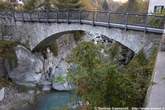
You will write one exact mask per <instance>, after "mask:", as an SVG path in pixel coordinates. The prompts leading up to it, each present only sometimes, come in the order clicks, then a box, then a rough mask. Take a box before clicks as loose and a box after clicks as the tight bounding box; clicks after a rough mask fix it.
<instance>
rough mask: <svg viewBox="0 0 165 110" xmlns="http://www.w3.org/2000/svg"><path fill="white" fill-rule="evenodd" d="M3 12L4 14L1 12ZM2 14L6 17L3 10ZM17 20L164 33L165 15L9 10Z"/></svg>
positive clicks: (8, 13) (9, 13) (11, 15)
mask: <svg viewBox="0 0 165 110" xmlns="http://www.w3.org/2000/svg"><path fill="white" fill-rule="evenodd" d="M1 13H2V14H1ZM1 13H0V15H1V16H3V17H4V14H3V12H1ZM7 17H8V18H9V17H12V18H13V19H14V21H15V22H18V21H19V22H40V23H68V24H70V23H79V24H88V25H93V26H103V27H108V28H111V27H115V28H123V29H125V30H127V29H131V30H138V31H144V32H147V31H148V32H153V33H163V29H164V21H165V16H156V15H151V14H138V13H118V12H105V11H85V10H84V11H82V10H43V11H31V12H29V11H23V12H22V11H21V12H16V11H15V12H7Z"/></svg>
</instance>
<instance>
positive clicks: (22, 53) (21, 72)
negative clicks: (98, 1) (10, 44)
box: [9, 45, 43, 86]
mask: <svg viewBox="0 0 165 110" xmlns="http://www.w3.org/2000/svg"><path fill="white" fill-rule="evenodd" d="M15 51H16V55H17V63H18V64H17V67H16V68H15V69H13V70H12V71H11V72H9V77H10V78H11V79H12V80H14V81H15V82H16V83H17V84H20V85H28V86H35V85H36V84H37V83H38V82H39V81H40V78H41V75H42V69H43V63H42V61H41V60H40V59H39V58H38V57H36V56H35V55H33V54H32V53H31V52H30V51H29V50H28V49H26V48H25V47H23V46H20V45H19V46H17V47H16V48H15Z"/></svg>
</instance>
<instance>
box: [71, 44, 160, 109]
mask: <svg viewBox="0 0 165 110" xmlns="http://www.w3.org/2000/svg"><path fill="white" fill-rule="evenodd" d="M118 49H119V47H118V46H117V45H114V46H112V48H111V49H109V55H111V56H112V58H116V57H118V54H119V53H118V51H116V50H118ZM99 51H100V48H99V47H98V46H97V45H94V44H93V43H91V42H83V43H81V44H80V45H79V46H78V47H76V48H75V49H74V50H73V55H72V61H73V63H76V64H78V68H77V70H76V71H74V72H73V71H70V72H69V73H68V74H69V76H70V77H71V78H72V81H73V83H74V84H75V85H76V86H77V90H76V93H77V94H78V95H79V96H81V97H82V99H84V100H86V101H88V102H89V103H90V105H91V107H92V108H93V107H96V106H97V107H98V106H99V107H110V106H111V107H142V106H143V102H144V98H145V95H146V91H147V89H148V86H149V83H150V80H151V75H152V70H153V66H154V62H155V56H156V53H157V52H156V51H154V52H153V54H152V56H151V57H150V58H149V60H147V59H146V57H145V54H144V53H143V52H140V53H139V54H138V55H137V56H135V57H134V58H133V60H132V61H131V62H130V63H129V64H128V65H127V66H125V67H124V68H121V67H120V69H119V68H118V66H117V65H116V64H114V63H105V62H102V61H101V60H102V59H101V58H100V52H99ZM116 59H117V58H116ZM110 60H113V59H110ZM98 65H99V66H98Z"/></svg>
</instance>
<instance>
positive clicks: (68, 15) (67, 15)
mask: <svg viewBox="0 0 165 110" xmlns="http://www.w3.org/2000/svg"><path fill="white" fill-rule="evenodd" d="M67 23H68V24H70V22H69V9H68V10H67Z"/></svg>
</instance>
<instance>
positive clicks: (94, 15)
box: [92, 11, 95, 26]
mask: <svg viewBox="0 0 165 110" xmlns="http://www.w3.org/2000/svg"><path fill="white" fill-rule="evenodd" d="M92 21H93V22H92V24H93V26H95V11H93V20H92Z"/></svg>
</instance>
